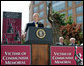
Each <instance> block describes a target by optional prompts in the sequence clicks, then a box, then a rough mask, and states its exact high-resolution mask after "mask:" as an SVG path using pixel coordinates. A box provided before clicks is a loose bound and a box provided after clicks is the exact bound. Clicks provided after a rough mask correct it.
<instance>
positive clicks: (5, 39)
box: [2, 12, 21, 44]
mask: <svg viewBox="0 0 84 66" xmlns="http://www.w3.org/2000/svg"><path fill="white" fill-rule="evenodd" d="M16 43H17V44H21V13H18V12H3V30H2V44H16Z"/></svg>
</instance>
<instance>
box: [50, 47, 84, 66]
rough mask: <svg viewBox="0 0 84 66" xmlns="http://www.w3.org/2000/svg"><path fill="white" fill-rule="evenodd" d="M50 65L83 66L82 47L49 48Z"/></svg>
mask: <svg viewBox="0 0 84 66" xmlns="http://www.w3.org/2000/svg"><path fill="white" fill-rule="evenodd" d="M50 53H51V54H50V64H51V65H83V47H77V46H76V47H71V46H65V47H64V46H63V47H60V46H51V47H50Z"/></svg>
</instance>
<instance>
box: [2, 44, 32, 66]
mask: <svg viewBox="0 0 84 66" xmlns="http://www.w3.org/2000/svg"><path fill="white" fill-rule="evenodd" d="M30 64H31V47H30V46H29V45H1V65H30Z"/></svg>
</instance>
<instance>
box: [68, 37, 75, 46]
mask: <svg viewBox="0 0 84 66" xmlns="http://www.w3.org/2000/svg"><path fill="white" fill-rule="evenodd" d="M70 42H71V43H70V44H69V45H70V46H77V44H75V38H70Z"/></svg>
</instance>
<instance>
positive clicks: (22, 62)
mask: <svg viewBox="0 0 84 66" xmlns="http://www.w3.org/2000/svg"><path fill="white" fill-rule="evenodd" d="M5 64H26V63H25V61H5Z"/></svg>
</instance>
